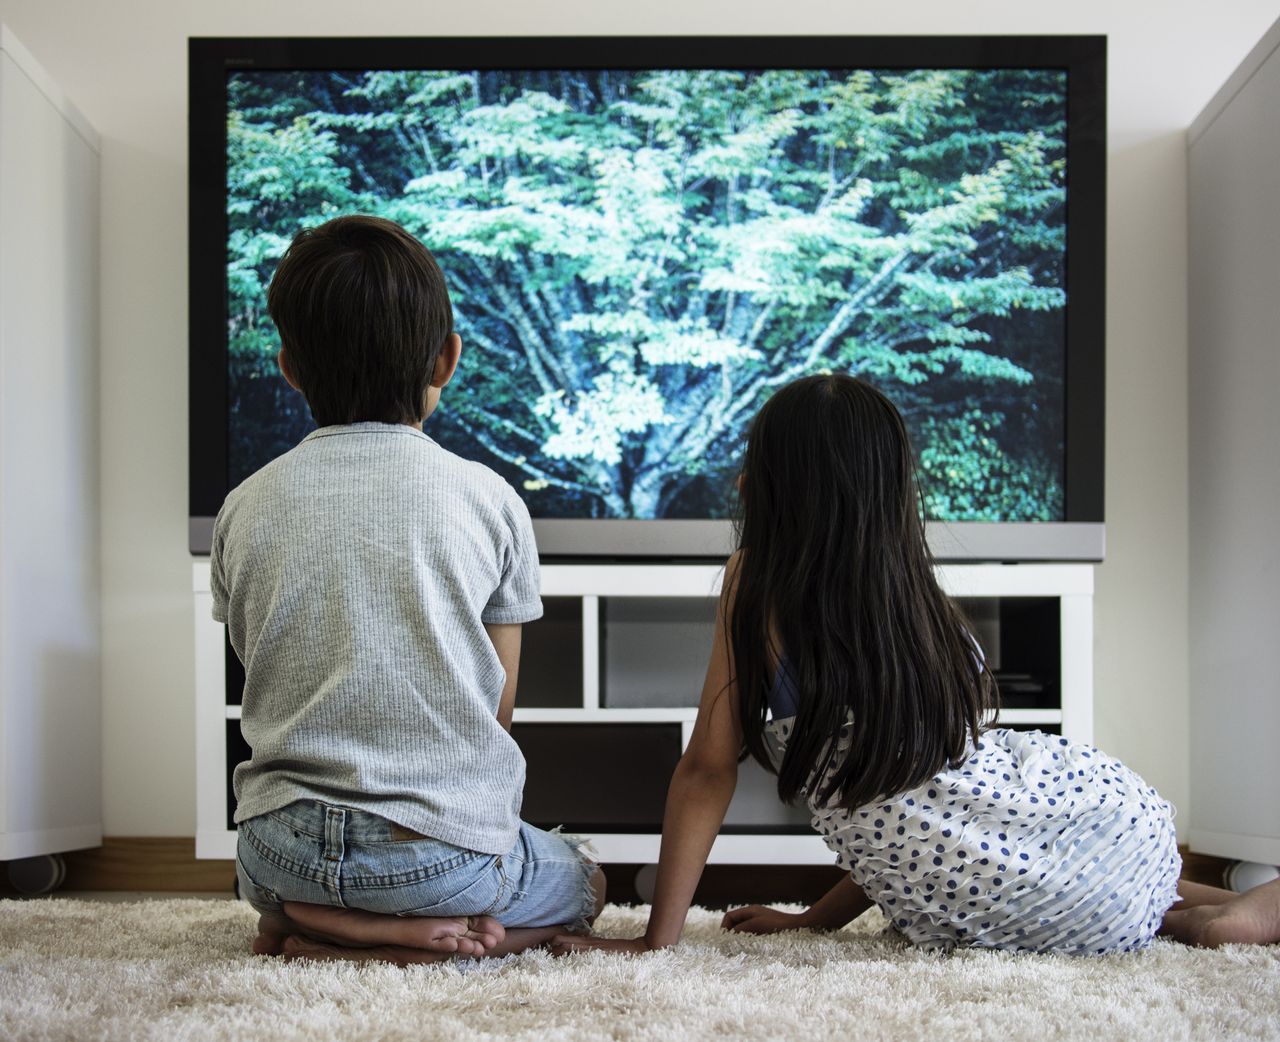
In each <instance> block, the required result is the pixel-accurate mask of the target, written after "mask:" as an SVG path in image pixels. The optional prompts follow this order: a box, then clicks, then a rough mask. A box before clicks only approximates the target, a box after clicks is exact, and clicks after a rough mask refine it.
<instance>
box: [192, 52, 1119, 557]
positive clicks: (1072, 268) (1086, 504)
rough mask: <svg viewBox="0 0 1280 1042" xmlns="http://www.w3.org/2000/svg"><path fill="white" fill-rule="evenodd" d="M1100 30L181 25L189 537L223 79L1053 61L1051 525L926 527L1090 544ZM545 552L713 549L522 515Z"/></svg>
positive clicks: (210, 490)
mask: <svg viewBox="0 0 1280 1042" xmlns="http://www.w3.org/2000/svg"><path fill="white" fill-rule="evenodd" d="M1106 58H1107V39H1106V37H1105V36H670V37H660V36H626V37H623V36H577V37H475V36H472V37H433V38H427V37H394V38H390V37H297V38H283V37H244V38H241V37H204V38H197V37H192V38H190V39H189V41H188V61H189V67H188V74H189V89H190V93H189V106H190V107H189V126H188V155H189V160H190V171H189V173H190V181H189V184H190V196H189V221H188V234H189V255H190V267H189V279H190V282H189V307H190V312H189V345H188V346H189V360H190V366H189V401H190V425H189V427H190V442H189V445H188V459H189V466H190V475H189V507H190V515H189V533H190V549H191V552H192V553H194V554H207V553H208V552H209V549H210V540H211V533H212V523H213V517H214V515H215V514H216V513H217V511H218V509H219V507H220V506H221V505H222V501H223V499H224V498H225V497H226V494H227V492H228V491H230V489H229V488H228V471H227V338H226V329H227V313H226V241H227V219H226V77H227V73H228V72H231V71H235V70H243V69H264V70H265V69H351V70H358V69H422V68H432V69H517V68H518V69H556V68H621V69H644V68H703V69H707V68H732V69H756V68H795V69H801V68H875V69H893V68H904V69H905V68H1054V69H1062V70H1064V71H1066V72H1067V154H1068V156H1069V162H1068V167H1067V185H1068V188H1067V248H1066V257H1067V260H1066V276H1065V281H1066V290H1067V314H1066V358H1065V360H1064V373H1065V417H1064V418H1065V435H1064V451H1065V461H1064V497H1065V519H1064V522H1053V523H1044V522H965V523H943V522H930V523H929V540H930V545H931V548H932V549H933V552H934V554H935V555H936V556H937V557H938V558H939V559H941V560H1100V559H1101V558H1102V556H1103V547H1104V528H1103V473H1104V471H1103V463H1104V421H1105V341H1104V337H1105V323H1106V309H1105V282H1106V263H1105V261H1106V148H1107V135H1106ZM535 529H536V530H537V531H538V539H539V546H540V548H541V549H542V551H543V554H544V558H546V557H552V558H554V557H560V556H565V557H570V556H587V557H591V558H593V559H600V558H615V559H622V558H627V557H638V558H644V559H653V558H659V557H660V558H668V559H677V558H706V557H722V556H723V555H724V554H725V553H726V552H727V551H728V540H729V526H728V523H727V522H721V521H683V522H681V521H664V520H657V521H572V520H548V521H543V522H542V523H541V524H539V522H538V521H537V520H535Z"/></svg>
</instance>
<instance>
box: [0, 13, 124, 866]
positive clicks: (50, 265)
mask: <svg viewBox="0 0 1280 1042" xmlns="http://www.w3.org/2000/svg"><path fill="white" fill-rule="evenodd" d="M99 150H100V142H99V139H98V135H97V133H96V132H95V131H94V129H93V127H92V126H90V125H89V123H88V122H87V121H86V120H85V118H84V116H83V115H81V114H80V112H79V110H77V109H76V108H75V106H74V105H72V104H71V103H70V102H69V101H68V100H67V98H66V97H65V96H64V95H63V94H62V92H61V91H60V90H59V88H58V86H57V84H56V83H55V82H54V81H53V80H52V79H51V78H50V77H49V75H48V74H47V73H46V72H45V71H44V69H43V68H41V66H40V64H39V63H38V62H37V61H36V60H35V58H34V57H32V55H31V54H30V52H28V51H27V50H26V49H25V48H24V47H23V46H22V44H21V43H19V41H18V40H17V39H16V38H15V37H14V36H13V34H12V33H11V32H10V31H9V30H8V29H7V28H6V27H5V26H4V25H0V861H7V862H9V867H8V873H9V875H10V878H11V879H12V880H14V882H15V883H17V879H18V872H21V873H22V878H23V883H22V884H21V887H22V889H28V888H31V889H41V890H43V889H50V888H52V887H54V886H56V885H58V883H59V882H60V879H61V873H62V868H61V864H60V861H57V860H56V858H55V856H56V855H57V854H59V852H61V851H67V850H78V849H83V848H86V847H96V846H98V845H99V844H101V842H102V748H101V747H102V683H101V677H100V672H101V670H100V666H101V603H100V602H101V592H102V591H101V574H100V573H101V553H100V549H99V538H100V535H101V527H102V526H101V520H100V513H99V481H100V467H99V459H98V455H99V451H100V448H101V446H100V443H99V435H98V389H99V388H98V169H99ZM23 862H26V864H25V866H24V865H23V864H21V863H23ZM37 863H39V864H37ZM41 865H43V868H41V867H40V866H41ZM37 879H38V880H39V881H38V882H37Z"/></svg>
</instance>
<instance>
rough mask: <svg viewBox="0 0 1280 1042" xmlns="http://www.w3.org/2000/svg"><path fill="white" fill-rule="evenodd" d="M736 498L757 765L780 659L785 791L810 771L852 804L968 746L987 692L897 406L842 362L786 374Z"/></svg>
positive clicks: (739, 664)
mask: <svg viewBox="0 0 1280 1042" xmlns="http://www.w3.org/2000/svg"><path fill="white" fill-rule="evenodd" d="M741 501H742V506H741V513H740V515H739V519H738V543H739V547H740V549H741V550H742V553H741V555H740V559H739V564H738V569H737V574H736V578H735V580H734V589H733V593H734V601H733V611H732V614H731V617H730V619H729V626H728V632H729V639H730V643H731V645H732V650H733V655H734V663H735V669H736V678H737V681H738V686H739V698H740V708H741V711H742V722H743V730H744V736H745V743H746V746H747V750H748V751H749V752H750V753H752V754H753V755H755V756H756V758H757V759H759V760H760V761H761V762H762V763H766V764H767V763H768V757H767V754H766V752H765V745H764V738H763V728H764V723H765V719H766V711H767V708H768V688H769V684H770V675H771V673H772V672H773V664H774V660H775V659H777V658H779V657H783V658H785V659H786V661H787V669H788V673H789V675H790V677H791V678H792V680H793V681H794V682H795V686H796V690H797V695H798V698H797V703H798V706H799V709H798V712H797V716H796V722H795V724H794V726H793V727H792V729H791V735H790V737H789V739H788V742H787V753H786V756H785V758H784V759H783V762H782V765H781V768H780V769H779V771H778V791H779V794H780V795H781V796H782V797H783V798H784V799H792V798H794V797H796V796H797V795H798V794H799V793H800V790H801V788H802V787H805V786H809V787H811V788H812V785H813V783H814V781H815V779H816V780H817V781H818V783H819V791H818V795H819V796H820V798H822V800H823V801H824V802H825V801H827V800H828V799H831V800H834V801H836V802H839V803H840V804H842V805H844V806H848V807H858V806H863V805H865V804H867V803H870V802H872V801H874V800H876V799H878V798H880V797H885V796H891V795H894V794H896V793H899V792H903V791H905V790H906V789H909V788H912V787H914V786H915V785H918V784H920V783H921V782H923V781H925V780H926V779H928V778H929V777H931V776H932V775H933V774H935V773H936V772H937V771H939V770H940V769H942V768H943V767H944V766H945V765H946V764H948V763H955V762H958V761H959V760H960V759H961V758H963V757H964V756H965V755H966V753H967V749H968V742H969V736H970V734H973V735H975V736H976V734H977V733H978V731H979V729H980V727H981V724H982V722H983V719H984V718H985V716H986V715H987V713H988V712H989V710H990V709H991V708H993V706H994V690H993V686H992V684H991V682H990V676H989V674H988V673H987V672H986V670H985V669H984V668H982V667H981V666H980V664H979V661H978V659H977V657H976V653H975V646H974V644H973V642H972V640H971V638H970V637H969V635H968V633H967V631H966V628H965V623H964V621H963V619H962V617H961V616H960V614H959V613H958V612H957V610H956V609H955V607H954V606H953V605H952V604H951V602H950V601H949V600H948V599H947V597H946V596H945V595H944V594H943V593H942V591H941V590H940V589H939V588H938V585H937V582H936V580H935V578H934V575H933V567H932V566H933V562H932V558H931V556H930V554H929V550H928V547H927V545H926V543H925V537H924V522H923V518H922V515H921V512H920V501H919V495H918V493H917V490H916V485H915V479H914V464H913V458H912V454H911V445H910V440H909V438H908V436H907V431H906V427H905V425H904V424H903V422H902V417H901V415H899V413H898V411H897V409H895V408H894V406H893V404H892V403H891V402H890V401H889V400H888V399H887V398H886V397H885V396H884V395H883V394H881V393H880V392H879V391H877V390H876V389H875V388H873V387H872V386H870V385H869V384H867V383H864V382H863V381H861V380H857V379H854V378H853V377H850V376H845V375H839V374H831V375H825V376H811V377H806V378H804V379H801V380H797V381H795V382H794V383H792V384H789V385H787V386H786V387H783V388H782V389H781V390H779V391H778V392H777V393H776V394H774V395H773V397H771V398H770V399H769V400H768V401H767V402H766V403H765V405H764V407H763V408H762V409H761V410H760V413H759V415H758V416H757V417H756V419H755V421H754V423H753V424H752V427H751V433H750V436H749V438H748V443H747V453H746V459H745V461H744V464H743V468H742V483H741ZM850 718H852V727H851V728H850V729H849V731H848V734H849V738H850V747H849V749H848V751H847V752H839V751H838V750H837V747H836V743H835V741H833V738H834V736H836V735H837V734H839V733H840V731H841V728H842V727H843V725H844V724H845V723H846V722H848V721H849V720H850ZM815 772H816V773H815Z"/></svg>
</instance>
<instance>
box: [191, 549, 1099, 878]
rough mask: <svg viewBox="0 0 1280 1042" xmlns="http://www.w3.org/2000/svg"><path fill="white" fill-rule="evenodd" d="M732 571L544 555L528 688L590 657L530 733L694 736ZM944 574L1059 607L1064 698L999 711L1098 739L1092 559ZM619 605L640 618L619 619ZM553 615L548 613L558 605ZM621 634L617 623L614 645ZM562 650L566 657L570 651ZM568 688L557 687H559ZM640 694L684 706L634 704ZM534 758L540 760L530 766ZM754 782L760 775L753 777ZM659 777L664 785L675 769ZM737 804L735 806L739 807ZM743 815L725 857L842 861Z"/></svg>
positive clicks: (212, 728)
mask: <svg viewBox="0 0 1280 1042" xmlns="http://www.w3.org/2000/svg"><path fill="white" fill-rule="evenodd" d="M721 576H722V568H721V567H720V566H718V565H715V564H651V565H650V564H626V565H622V564H565V565H546V566H544V567H543V569H542V594H543V598H544V600H545V601H546V602H547V604H548V606H549V607H550V606H551V605H553V604H558V605H559V606H560V609H561V610H559V611H557V612H556V615H557V618H558V619H559V622H558V623H557V625H559V626H560V634H559V638H558V639H559V640H560V641H561V644H558V645H557V646H556V649H555V653H553V654H551V655H550V656H546V657H544V658H543V659H539V658H537V657H536V655H535V654H532V653H531V652H533V647H532V645H534V643H535V642H536V641H537V640H538V631H537V630H535V629H534V627H536V626H539V625H541V623H534V624H532V625H531V627H529V632H527V634H526V654H525V657H524V659H523V661H522V665H521V677H520V680H521V683H520V689H521V692H522V693H523V692H525V691H526V689H528V690H530V691H531V692H532V691H534V690H535V689H536V688H537V687H538V685H539V682H540V680H541V678H540V677H539V676H538V675H537V673H538V669H539V665H540V663H541V662H543V661H550V660H552V659H555V658H557V657H558V658H560V659H565V658H569V657H571V654H572V653H570V652H569V651H568V650H567V647H564V646H563V645H565V644H567V643H577V644H578V645H579V647H578V648H577V651H576V654H577V655H580V667H581V675H580V676H581V679H580V682H579V684H578V688H579V690H576V691H574V692H573V693H572V694H571V695H569V696H566V695H565V693H564V692H563V691H560V692H559V693H558V694H557V696H556V697H557V698H558V699H559V700H560V703H561V704H556V705H536V706H530V705H527V704H526V705H521V698H520V696H517V705H516V710H515V717H514V724H513V730H515V731H517V732H518V731H519V730H520V729H521V728H522V727H524V726H526V725H540V724H541V725H546V724H551V725H566V726H573V725H584V724H607V725H619V726H620V727H622V728H625V727H627V726H628V725H642V724H658V725H671V726H672V728H673V729H674V728H675V727H676V726H678V727H679V736H680V748H683V747H684V746H685V744H686V743H687V742H688V738H689V732H690V731H691V730H692V727H693V720H694V717H695V716H696V713H697V709H696V702H697V699H698V696H699V693H700V690H701V684H702V671H701V670H702V667H703V666H705V655H706V645H705V640H702V639H701V638H704V637H705V636H706V635H707V634H708V633H709V629H710V624H709V621H704V620H709V619H710V618H711V617H712V616H713V614H714V605H715V598H716V597H718V595H719V592H720V580H721ZM192 578H193V584H192V589H193V593H194V606H195V640H196V774H197V835H196V856H197V857H202V858H206V857H207V858H229V857H234V856H235V832H234V830H232V829H230V828H229V827H228V812H229V808H228V776H229V772H230V770H231V768H232V767H233V766H234V765H233V764H231V763H229V762H228V759H229V754H228V738H227V733H228V721H234V720H238V719H239V716H240V707H239V705H237V704H233V703H228V700H227V692H226V662H225V660H226V651H225V648H226V644H225V634H224V627H223V626H222V625H221V624H219V623H216V622H214V621H213V619H212V617H211V614H210V609H211V606H212V599H211V595H210V593H209V564H208V561H206V560H196V561H194V562H193V566H192ZM938 579H939V582H940V584H941V585H942V588H943V589H944V590H945V591H946V592H947V593H948V594H949V595H951V596H954V597H958V598H962V599H964V600H965V601H966V602H969V603H972V604H979V605H982V604H986V605H989V606H993V607H994V606H996V605H998V604H1000V603H1001V602H1004V601H1018V600H1024V601H1034V602H1036V603H1037V604H1040V605H1042V606H1044V605H1048V606H1050V607H1055V606H1056V618H1057V623H1058V624H1057V631H1056V633H1054V634H1051V635H1050V637H1049V638H1048V639H1050V640H1053V639H1056V641H1057V647H1056V648H1053V649H1049V651H1050V654H1049V658H1050V660H1052V661H1054V662H1056V663H1057V664H1058V675H1057V676H1056V677H1054V678H1052V679H1053V680H1054V681H1055V682H1056V684H1055V686H1056V687H1057V690H1058V692H1059V697H1058V698H1057V699H1056V701H1057V704H1056V705H1053V706H1044V707H1038V708H1034V709H1007V710H1004V711H1003V712H1002V713H1001V715H1000V722H1001V723H1002V724H1006V725H1009V726H1039V727H1044V728H1046V729H1049V730H1054V731H1057V732H1060V733H1061V734H1064V735H1066V736H1068V737H1070V738H1073V739H1076V740H1080V741H1090V740H1091V739H1092V734H1093V568H1092V566H1091V565H1087V564H1064V565H1059V564H1017V565H986V564H972V565H971V564H962V565H943V566H939V568H938ZM563 599H569V603H570V607H569V611H568V612H567V613H566V612H565V611H564V610H563V608H564V605H565V600H563ZM575 600H576V601H577V602H579V603H578V605H577V606H576V608H575V607H574V606H573V605H572V603H571V602H572V601H575ZM1054 602H1056V605H1054ZM611 613H612V614H614V615H615V616H618V615H626V616H627V617H626V618H622V619H619V620H618V621H615V622H611V621H610V618H609V616H610V614H611ZM551 614H552V612H551V611H549V612H548V615H549V616H550V615H551ZM993 614H994V613H993ZM646 627H647V628H648V632H647V633H646ZM611 632H612V633H613V634H614V644H613V645H612V646H611V645H610V639H611V637H610V634H611ZM623 638H625V639H623ZM996 640H997V641H998V637H997V638H996ZM619 648H621V650H618V649H619ZM628 649H629V650H628ZM637 649H640V652H639V653H637ZM646 649H647V651H646ZM561 651H563V655H560V654H559V652H561ZM698 656H700V659H699V657H698ZM697 661H701V665H700V666H697V665H695V662H697ZM569 665H570V666H571V669H570V670H569V671H570V672H571V673H572V674H573V675H574V676H575V677H576V676H577V675H578V665H579V662H577V661H575V662H572V663H570V664H569ZM673 670H674V672H673ZM646 671H651V676H652V677H654V678H655V679H654V680H653V681H652V686H651V688H649V687H646V685H645V683H644V678H643V676H642V674H643V673H645V672H646ZM676 675H678V676H679V677H680V683H679V684H678V687H679V690H674V691H673V690H672V677H673V676H676ZM637 681H638V682H637ZM557 687H558V685H556V684H550V685H546V689H555V688H557ZM673 695H674V696H675V698H674V699H673V697H672V696H673ZM529 700H530V701H536V702H541V701H545V696H540V695H535V696H533V697H531V698H530V699H529ZM637 700H638V701H645V700H649V701H653V702H659V703H661V702H670V701H675V702H677V703H681V702H682V703H683V704H672V705H666V704H657V705H635V704H631V703H634V702H635V701H637ZM619 702H623V703H627V704H618V703H619ZM565 703H571V704H565ZM534 769H535V768H534V767H533V766H531V769H530V773H531V778H532V775H533V771H534ZM756 770H758V768H756ZM761 774H762V775H763V772H761ZM744 781H748V779H746V777H745V776H744ZM656 782H657V783H658V784H660V785H661V788H662V790H663V791H665V787H666V778H660V779H656ZM756 782H757V784H755V785H754V786H752V785H750V784H745V785H744V784H743V783H740V786H739V792H740V793H742V792H743V790H744V789H750V790H751V793H754V794H755V795H757V796H758V795H761V794H763V796H764V797H765V798H767V795H768V793H767V788H766V787H764V786H762V785H761V784H759V783H758V782H759V779H756ZM753 798H754V796H753ZM735 799H736V797H735ZM774 802H775V803H776V801H774ZM761 806H763V803H762V804H761ZM774 812H775V813H776V810H775V811H774ZM733 813H734V810H733V808H731V810H730V814H731V816H732V815H733ZM743 813H744V812H743V811H741V810H740V811H739V813H738V816H737V819H736V820H737V822H738V824H737V827H736V831H735V832H734V833H733V834H722V835H721V836H720V837H718V838H717V840H716V843H715V845H714V846H713V847H712V850H711V857H710V861H711V862H712V863H721V864H731V863H736V864H827V863H830V861H831V855H830V853H829V852H828V851H827V849H826V847H825V845H824V844H823V843H822V841H821V839H820V838H819V837H818V836H816V835H814V834H779V832H778V830H777V829H776V828H774V831H772V832H767V831H764V829H763V828H762V831H761V832H760V833H751V832H750V831H749V829H750V813H751V807H750V805H749V804H748V805H747V806H746V808H745V813H746V815H747V823H746V824H745V825H744V824H743ZM531 817H532V815H531ZM801 817H802V816H801ZM792 820H795V819H792ZM770 824H771V825H776V824H777V822H776V821H774V822H771V823H770ZM590 837H591V841H592V845H593V846H594V848H595V850H596V852H597V853H598V855H599V856H600V858H601V860H603V861H606V862H615V863H631V864H637V863H640V864H643V863H650V862H654V861H656V860H657V857H658V843H659V836H658V835H657V834H656V833H655V832H652V831H649V832H634V831H616V832H615V831H604V830H592V831H591V833H590Z"/></svg>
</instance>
